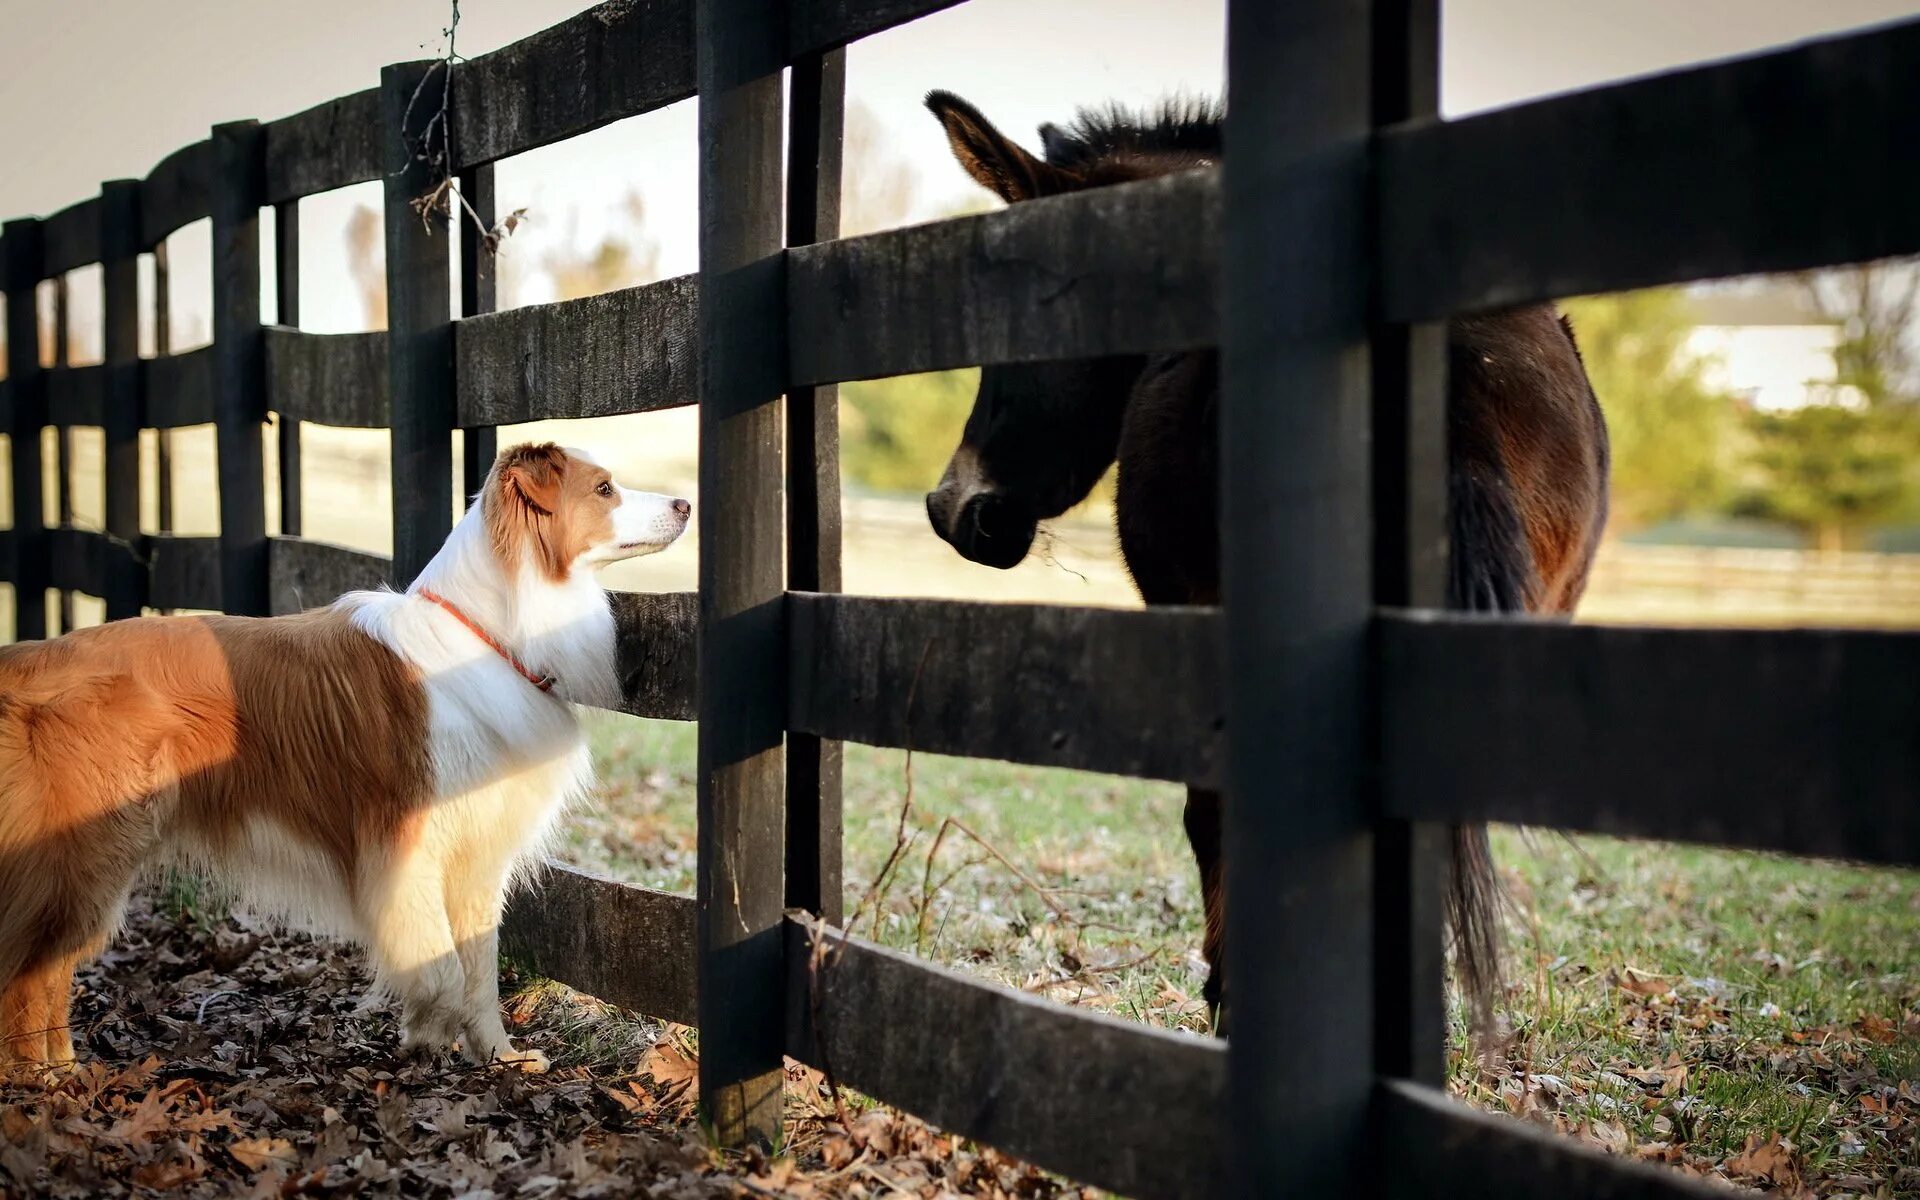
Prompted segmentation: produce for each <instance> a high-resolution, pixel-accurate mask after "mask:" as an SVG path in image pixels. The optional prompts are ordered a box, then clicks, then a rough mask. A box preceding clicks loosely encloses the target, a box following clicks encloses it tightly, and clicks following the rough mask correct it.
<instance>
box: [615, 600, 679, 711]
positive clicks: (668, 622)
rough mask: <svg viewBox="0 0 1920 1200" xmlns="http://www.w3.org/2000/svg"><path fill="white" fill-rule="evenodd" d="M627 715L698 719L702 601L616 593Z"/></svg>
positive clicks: (622, 677)
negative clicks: (699, 632) (698, 642)
mask: <svg viewBox="0 0 1920 1200" xmlns="http://www.w3.org/2000/svg"><path fill="white" fill-rule="evenodd" d="M612 601H613V619H614V622H615V624H616V626H617V627H618V629H619V631H620V649H619V653H620V664H619V669H620V686H621V691H622V692H623V693H624V695H625V697H626V699H625V702H624V703H623V704H622V705H621V709H622V711H625V712H629V713H632V714H633V715H634V716H636V717H655V718H659V719H662V720H669V721H691V720H693V719H694V717H695V716H696V715H697V713H696V702H695V692H696V691H697V690H698V687H699V661H700V660H699V653H698V646H697V638H698V631H699V623H700V598H699V597H698V596H697V595H695V594H694V593H692V592H657V593H656V592H614V593H612Z"/></svg>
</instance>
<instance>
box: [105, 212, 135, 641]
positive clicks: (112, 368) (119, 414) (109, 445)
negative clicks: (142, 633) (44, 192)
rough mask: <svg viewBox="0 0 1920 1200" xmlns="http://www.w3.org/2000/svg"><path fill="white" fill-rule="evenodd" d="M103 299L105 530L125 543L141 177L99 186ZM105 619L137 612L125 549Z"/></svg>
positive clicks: (131, 522)
mask: <svg viewBox="0 0 1920 1200" xmlns="http://www.w3.org/2000/svg"><path fill="white" fill-rule="evenodd" d="M100 261H101V271H100V303H101V318H102V320H101V329H102V355H101V357H102V360H103V362H104V363H105V366H104V370H105V371H106V373H107V375H106V389H105V396H104V398H103V409H104V411H102V413H101V416H100V424H101V440H102V442H103V443H104V448H105V452H106V459H105V462H104V464H103V465H104V471H103V474H104V475H105V480H104V483H103V490H104V493H105V495H104V496H103V499H104V500H105V507H106V512H105V514H104V515H105V517H106V522H105V524H106V531H107V534H108V535H109V536H110V537H112V538H117V539H119V540H120V542H121V544H122V547H124V546H127V545H137V544H139V542H140V470H141V463H140V379H141V373H140V183H139V181H138V180H133V179H115V180H109V181H108V182H106V183H103V184H101V185H100ZM110 561H111V563H112V568H111V571H110V573H109V575H108V578H107V591H106V592H105V593H104V596H105V599H106V602H107V620H109V621H117V620H120V619H122V618H124V617H135V616H139V615H140V601H141V596H142V594H143V593H144V592H145V591H146V572H145V570H144V569H142V567H141V566H140V564H139V562H138V560H137V559H136V558H135V557H134V556H133V555H131V554H128V553H127V552H126V551H125V549H124V548H122V549H121V550H120V553H119V554H117V555H116V556H114V557H113V558H112V559H111V560H110Z"/></svg>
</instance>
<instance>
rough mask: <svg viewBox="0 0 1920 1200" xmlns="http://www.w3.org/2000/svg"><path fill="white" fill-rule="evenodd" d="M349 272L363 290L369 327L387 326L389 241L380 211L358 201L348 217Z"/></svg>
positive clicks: (362, 309) (364, 307) (362, 296)
mask: <svg viewBox="0 0 1920 1200" xmlns="http://www.w3.org/2000/svg"><path fill="white" fill-rule="evenodd" d="M346 240H347V276H348V278H350V279H352V280H353V287H354V290H355V291H357V292H359V293H360V311H361V313H362V314H363V315H365V317H366V320H367V328H368V329H385V328H386V327H387V244H386V230H385V228H384V226H383V225H382V224H381V221H380V214H379V213H378V212H375V211H374V210H373V209H372V208H369V207H368V206H366V205H364V204H360V205H355V206H354V210H353V213H352V215H350V216H349V217H348V218H347V230H346Z"/></svg>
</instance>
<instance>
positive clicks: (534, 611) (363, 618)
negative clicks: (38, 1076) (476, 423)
mask: <svg viewBox="0 0 1920 1200" xmlns="http://www.w3.org/2000/svg"><path fill="white" fill-rule="evenodd" d="M689 511H690V506H689V505H688V504H687V502H686V501H684V500H675V499H672V498H670V497H667V496H660V495H654V494H651V493H646V492H635V491H629V490H628V489H626V488H623V487H620V486H619V485H617V484H615V483H614V482H613V481H612V479H611V478H610V476H609V475H608V473H607V472H606V471H605V470H604V469H603V468H601V467H600V466H598V465H597V464H596V463H595V462H594V461H593V460H592V459H591V458H590V457H588V456H587V455H585V454H583V453H581V452H580V451H577V450H563V449H561V448H560V447H558V446H553V445H528V446H519V447H515V448H513V449H510V450H508V451H506V452H505V453H503V454H501V456H500V458H499V460H498V461H497V462H495V463H494V466H493V470H492V471H491V472H490V473H489V475H488V476H487V481H486V485H485V487H484V489H483V490H482V493H481V495H480V496H479V497H478V499H477V501H476V503H475V504H474V505H473V507H472V508H470V509H469V510H468V511H467V514H466V515H465V517H463V518H462V519H461V521H460V523H459V524H458V525H457V526H455V528H454V530H453V533H452V535H451V536H450V537H449V538H448V539H447V543H446V545H445V546H443V547H441V549H440V552H439V553H438V554H437V555H435V556H434V559H433V561H432V562H431V563H429V564H428V565H427V567H426V569H425V570H424V571H422V572H421V574H420V578H419V579H418V580H416V581H415V582H414V584H413V586H412V587H411V588H409V589H408V590H407V591H406V592H405V593H395V592H391V591H374V592H354V593H351V594H349V595H346V596H343V597H341V598H340V599H339V600H338V601H336V602H335V603H334V604H333V605H331V606H330V607H327V608H324V609H316V610H313V611H311V612H307V613H302V614H299V615H297V616H287V617H274V618H249V617H225V616H221V617H143V618H139V619H136V620H129V621H119V622H114V623H112V624H109V625H102V626H97V627H94V628H90V629H83V630H79V631H76V632H74V633H69V634H67V635H66V636H64V637H60V638H57V639H54V640H52V641H46V642H31V643H23V644H20V645H14V646H7V647H4V648H0V988H4V991H0V1063H4V1064H8V1065H9V1069H11V1070H14V1071H19V1070H20V1069H22V1068H25V1069H27V1070H30V1071H43V1070H45V1069H46V1068H49V1067H53V1068H57V1067H60V1066H63V1065H65V1064H69V1063H71V1062H72V1061H73V1040H72V1035H71V1031H70V1030H69V1028H68V1009H69V1004H70V1001H71V993H72V988H73V972H74V968H75V967H76V966H77V965H78V964H79V963H80V961H81V960H82V959H84V958H86V957H89V956H91V955H94V954H97V953H98V952H99V951H100V949H101V948H102V947H103V946H104V945H105V943H106V941H107V939H108V938H109V937H111V936H112V934H113V932H114V930H115V928H116V927H117V925H118V924H119V922H120V920H121V917H122V914H123V912H124V911H125V908H126V903H127V897H128V893H129V892H130V891H131V889H132V887H133V885H134V883H135V881H136V879H137V878H138V877H139V875H140V874H141V872H142V871H143V870H146V869H150V868H153V867H155V866H159V865H163V864H168V863H180V864H185V865H187V866H189V867H192V868H194V869H200V870H205V871H206V872H208V873H209V874H211V875H213V876H214V877H216V878H217V879H219V880H221V881H223V882H225V883H226V884H227V885H229V886H230V887H232V888H233V889H234V890H235V891H236V893H237V894H238V895H240V896H241V897H242V898H243V899H244V900H245V901H246V902H248V903H249V904H250V905H252V906H253V907H256V908H258V909H260V910H262V911H264V912H267V913H270V914H274V915H278V916H280V917H283V918H286V919H289V920H292V921H294V922H297V923H299V924H303V925H306V926H309V927H311V928H315V929H317V930H319V931H323V932H330V933H334V934H337V935H340V936H343V937H348V938H351V939H353V940H355V941H358V942H361V943H363V944H364V945H366V946H367V948H368V949H369V951H370V952H371V956H372V959H373V964H374V968H375V971H376V975H377V978H378V980H379V983H380V985H381V986H382V987H383V988H385V989H387V990H389V991H391V992H392V993H393V994H394V995H395V996H397V997H398V999H399V1001H400V1003H401V1006H402V1011H403V1013H404V1018H405V1033H404V1038H405V1041H406V1043H407V1044H408V1045H409V1046H418V1047H426V1048H446V1047H450V1046H458V1047H459V1048H460V1049H462V1050H463V1051H464V1052H465V1053H466V1054H467V1055H468V1056H469V1057H471V1058H473V1059H475V1060H478V1061H489V1060H511V1061H514V1062H516V1063H518V1064H519V1065H521V1066H522V1067H524V1068H526V1069H529V1070H539V1069H543V1068H544V1067H545V1065H546V1062H545V1059H544V1057H543V1056H541V1055H540V1054H539V1052H538V1051H525V1052H521V1051H516V1050H515V1048H514V1046H513V1045H512V1043H511V1042H509V1041H508V1040H507V1033H506V1029H505V1027H504V1026H503V1025H502V1023H501V1020H500V1004H499V993H498V987H499V979H498V973H497V962H496V955H497V932H498V930H497V927H498V925H499V921H500V914H501V911H502V909H503V907H504V904H505V898H506V895H507V893H508V891H509V889H510V888H511V887H512V885H513V884H514V882H515V880H516V878H517V877H518V876H519V875H520V874H521V873H522V872H523V871H524V870H525V869H526V868H527V867H528V866H529V865H531V864H532V863H534V862H535V861H537V858H538V852H539V849H540V847H541V844H542V840H543V839H544V838H545V837H546V836H547V835H548V833H549V832H550V830H551V828H552V826H553V824H554V821H555V818H556V817H557V816H558V815H559V813H560V811H561V809H562V807H563V806H564V805H565V804H566V803H567V802H568V801H569V800H571V799H573V798H576V797H578V796H580V795H582V794H583V793H585V792H586V790H587V789H588V787H589V786H590V783H591V778H592V764H591V762H590V761H589V758H588V754H587V747H586V741H585V738H584V736H583V735H582V733H581V730H580V728H579V726H578V724H577V722H576V720H575V718H574V713H573V710H572V708H571V706H570V704H569V702H570V701H571V702H574V703H581V704H593V705H600V706H612V705H614V704H617V702H618V700H619V697H620V683H619V679H618V676H617V673H616V669H615V657H614V623H613V615H612V612H611V610H610V608H609V606H608V601H607V594H606V592H605V591H604V590H603V589H602V588H601V587H600V585H599V584H598V582H596V581H595V579H594V575H593V572H594V571H595V569H597V568H599V567H601V566H604V565H606V564H608V563H612V562H618V561H620V560H622V559H627V558H632V557H635V556H637V555H642V554H651V553H654V552H656V551H659V550H664V549H665V548H666V547H667V546H669V545H671V544H672V543H673V542H674V540H675V539H677V538H678V537H679V536H680V535H681V533H682V532H683V531H684V530H685V529H686V526H687V520H688V515H689Z"/></svg>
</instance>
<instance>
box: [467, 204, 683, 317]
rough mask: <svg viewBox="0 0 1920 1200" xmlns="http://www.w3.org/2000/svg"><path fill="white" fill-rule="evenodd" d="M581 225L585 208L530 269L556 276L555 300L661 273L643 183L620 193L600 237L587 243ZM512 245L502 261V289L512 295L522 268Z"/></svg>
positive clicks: (649, 280)
mask: <svg viewBox="0 0 1920 1200" xmlns="http://www.w3.org/2000/svg"><path fill="white" fill-rule="evenodd" d="M579 228H580V211H579V210H578V209H577V208H576V209H572V210H569V212H568V214H567V229H566V232H565V234H563V235H562V236H560V237H559V238H558V239H557V240H556V241H555V242H554V244H552V245H550V246H547V247H545V248H543V249H542V250H541V251H540V253H539V255H538V257H537V258H536V259H535V260H534V263H533V266H532V269H531V273H533V274H539V275H545V276H546V277H547V278H548V279H549V280H551V281H552V283H553V298H554V299H556V300H577V299H579V298H580V297H582V296H599V295H602V294H604V293H606V292H614V291H619V290H620V289H621V288H630V287H638V286H639V285H640V284H643V283H652V282H654V281H655V280H657V279H659V278H660V243H659V242H657V241H654V240H653V239H652V238H649V237H647V236H646V228H647V204H646V200H645V198H644V197H642V196H641V194H640V191H639V189H638V188H632V189H629V190H628V191H627V194H626V195H625V196H623V197H621V199H620V203H619V204H618V205H617V206H616V210H615V213H614V216H613V218H612V219H611V221H610V222H609V227H608V230H607V232H606V233H605V234H603V235H601V238H600V240H599V241H598V242H596V243H595V244H593V245H591V246H582V245H581V242H580V237H579ZM511 248H512V247H511V244H509V252H505V253H502V254H501V256H500V260H499V262H500V273H501V290H502V291H503V292H504V293H506V294H507V295H509V296H513V295H516V294H517V292H516V291H515V288H516V285H517V284H518V283H519V280H520V270H521V268H520V267H519V265H518V263H517V261H516V259H515V258H514V256H513V255H512V253H511V252H510V251H511Z"/></svg>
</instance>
